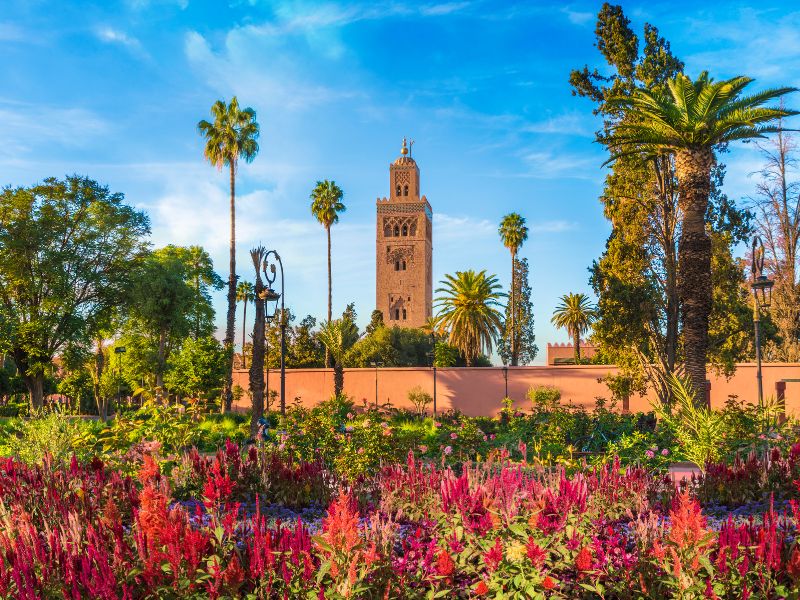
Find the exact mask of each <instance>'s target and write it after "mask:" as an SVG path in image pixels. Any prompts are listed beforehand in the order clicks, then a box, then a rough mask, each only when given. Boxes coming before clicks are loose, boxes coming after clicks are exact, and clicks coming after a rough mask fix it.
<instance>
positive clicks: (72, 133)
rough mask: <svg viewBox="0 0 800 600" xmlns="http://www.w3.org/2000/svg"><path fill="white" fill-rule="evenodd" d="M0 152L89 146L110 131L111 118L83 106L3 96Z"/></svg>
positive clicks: (9, 152) (6, 153) (10, 155)
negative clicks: (8, 98)
mask: <svg viewBox="0 0 800 600" xmlns="http://www.w3.org/2000/svg"><path fill="white" fill-rule="evenodd" d="M0 123H2V124H3V132H2V139H3V143H2V144H0V156H4V155H5V156H9V157H14V156H18V155H20V154H27V153H29V152H32V151H34V150H37V149H41V147H42V146H43V145H44V146H50V147H52V146H60V147H63V148H73V149H74V148H80V147H86V146H88V145H89V144H91V143H92V142H94V141H96V140H97V138H98V137H100V136H102V135H104V134H106V133H108V131H109V130H110V126H109V124H108V122H107V121H105V120H104V119H102V118H101V117H99V116H98V115H96V114H95V113H93V112H91V111H88V110H86V109H83V108H76V107H59V106H47V105H41V104H36V105H34V104H28V103H24V102H15V101H8V100H2V99H0Z"/></svg>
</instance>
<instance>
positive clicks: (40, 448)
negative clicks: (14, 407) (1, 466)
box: [5, 412, 102, 465]
mask: <svg viewBox="0 0 800 600" xmlns="http://www.w3.org/2000/svg"><path fill="white" fill-rule="evenodd" d="M9 425H10V426H9V429H10V430H11V431H10V432H9V436H8V440H7V441H6V448H5V452H6V453H7V454H8V455H9V456H13V457H15V458H16V459H17V460H19V461H21V462H24V463H26V464H31V465H33V464H40V463H41V462H42V461H43V460H44V459H45V456H49V457H50V460H52V461H55V462H60V461H65V460H68V459H69V458H71V457H72V455H73V454H75V455H77V456H78V457H79V458H81V459H88V458H90V457H91V456H92V455H93V454H94V443H93V440H94V437H95V435H96V431H97V429H98V427H102V425H98V424H94V423H91V422H88V421H84V420H82V419H76V418H69V417H67V416H65V415H62V414H60V413H57V412H50V413H44V414H41V415H39V416H37V417H34V418H31V419H19V420H17V421H14V422H12V423H10V424H9Z"/></svg>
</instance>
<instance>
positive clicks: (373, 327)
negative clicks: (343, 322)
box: [367, 309, 386, 335]
mask: <svg viewBox="0 0 800 600" xmlns="http://www.w3.org/2000/svg"><path fill="white" fill-rule="evenodd" d="M385 326H386V323H384V321H383V311H380V310H377V309H376V310H373V311H372V314H371V315H370V319H369V324H368V325H367V335H372V334H373V333H375V332H376V331H377V330H378V329H380V328H381V327H385Z"/></svg>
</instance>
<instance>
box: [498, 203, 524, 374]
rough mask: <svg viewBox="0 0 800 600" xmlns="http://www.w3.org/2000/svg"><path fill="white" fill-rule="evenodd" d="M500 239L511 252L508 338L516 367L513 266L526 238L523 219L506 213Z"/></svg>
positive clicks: (515, 291)
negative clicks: (509, 334)
mask: <svg viewBox="0 0 800 600" xmlns="http://www.w3.org/2000/svg"><path fill="white" fill-rule="evenodd" d="M498 233H499V234H500V239H501V240H502V241H503V245H504V246H505V247H506V248H508V250H509V251H510V252H511V310H510V311H509V313H510V314H511V329H510V330H508V331H510V333H511V339H510V340H509V342H510V344H509V345H510V346H511V366H512V367H516V366H517V363H518V362H519V347H518V344H517V330H516V327H515V326H514V323H515V320H516V316H517V314H516V305H515V304H514V301H515V298H516V293H517V281H516V277H515V276H514V273H515V272H516V269H515V268H514V266H515V265H516V261H517V252H518V251H519V249H520V248H521V247H522V244H523V243H524V242H525V240H527V239H528V228H527V227H526V226H525V219H524V218H523V217H522V216H520V215H519V214H517V213H508V214H507V215H506V216H505V217H503V220H502V221H500V229H499V230H498Z"/></svg>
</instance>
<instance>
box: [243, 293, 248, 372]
mask: <svg viewBox="0 0 800 600" xmlns="http://www.w3.org/2000/svg"><path fill="white" fill-rule="evenodd" d="M245 341H247V299H246V298H245V300H244V310H243V311H242V368H243V369H246V368H247V357H246V356H245V353H244V344H245Z"/></svg>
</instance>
